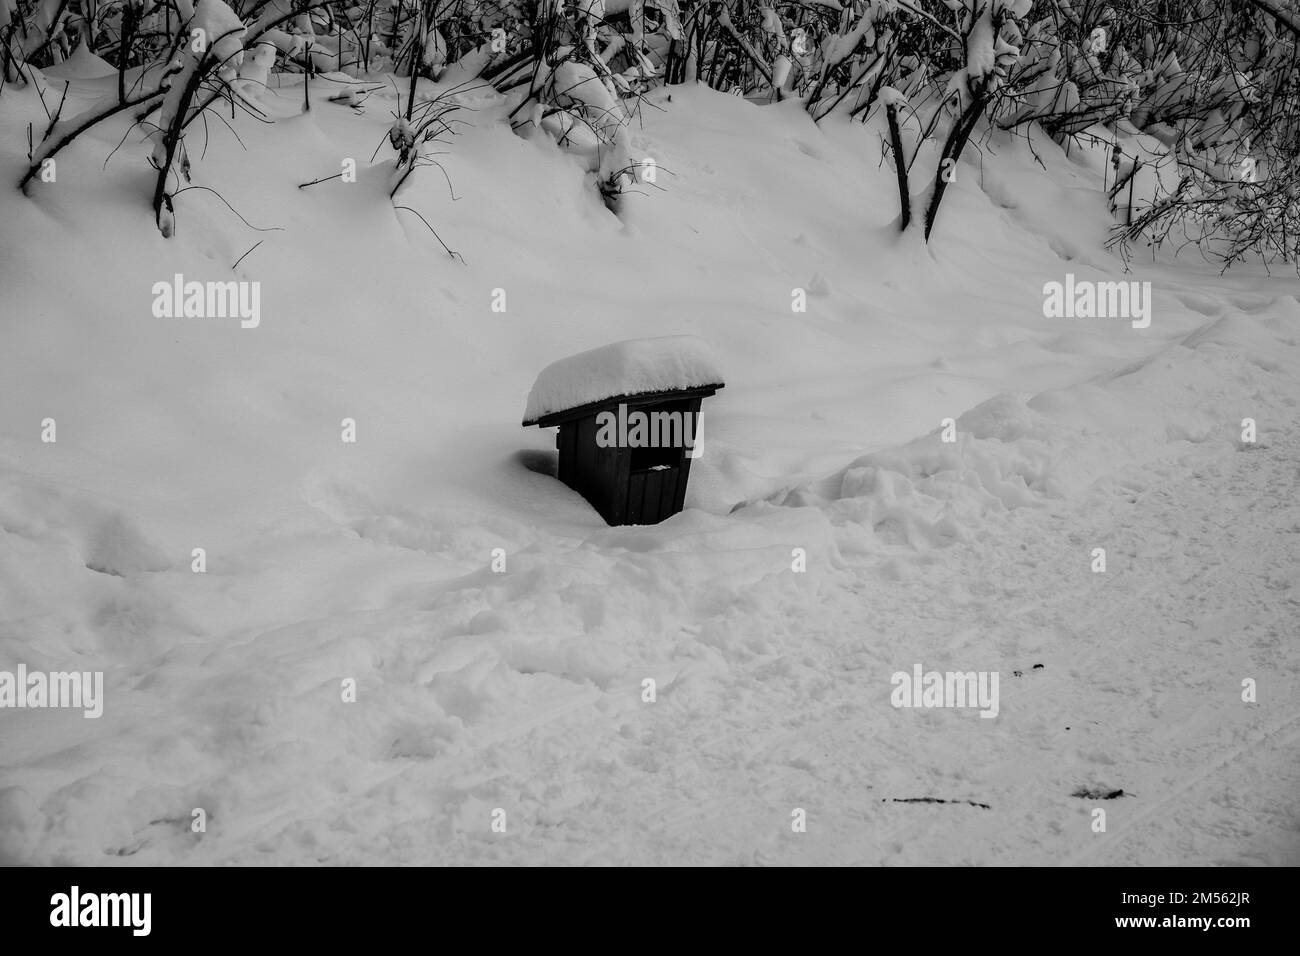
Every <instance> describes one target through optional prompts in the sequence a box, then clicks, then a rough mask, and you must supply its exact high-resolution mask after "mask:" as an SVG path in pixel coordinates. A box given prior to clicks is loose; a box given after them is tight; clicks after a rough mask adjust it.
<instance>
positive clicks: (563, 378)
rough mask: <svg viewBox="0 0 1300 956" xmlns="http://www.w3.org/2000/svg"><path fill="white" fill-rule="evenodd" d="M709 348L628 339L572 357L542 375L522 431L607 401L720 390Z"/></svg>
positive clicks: (669, 339)
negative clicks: (692, 390) (544, 419)
mask: <svg viewBox="0 0 1300 956" xmlns="http://www.w3.org/2000/svg"><path fill="white" fill-rule="evenodd" d="M722 386H723V381H722V372H721V371H720V370H719V369H718V364H717V361H716V360H715V358H714V356H713V352H712V349H711V348H710V347H709V343H708V342H706V341H704V339H701V338H698V337H697V336H694V335H666V336H660V337H657V338H649V339H628V340H627V341H624V342H614V343H612V344H610V345H605V346H602V347H601V348H598V349H592V350H591V351H589V352H580V353H579V354H577V355H570V356H569V357H568V358H562V359H560V360H559V361H558V362H552V363H551V364H550V365H548V366H546V368H544V369H542V371H541V374H540V375H538V376H537V381H536V382H535V383H534V384H533V389H532V391H531V392H529V393H528V404H527V407H526V408H525V409H524V425H535V424H539V420H540V419H542V418H545V417H547V416H550V415H554V414H556V413H559V412H567V411H570V410H572V409H575V408H580V407H582V406H584V405H590V404H592V403H594V402H600V401H603V400H605V399H610V398H622V397H631V396H634V395H645V394H647V393H661V392H675V391H685V390H688V389H698V388H722Z"/></svg>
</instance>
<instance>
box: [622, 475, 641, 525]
mask: <svg viewBox="0 0 1300 956" xmlns="http://www.w3.org/2000/svg"><path fill="white" fill-rule="evenodd" d="M645 478H646V473H645V472H644V471H634V472H632V475H631V477H630V478H629V480H628V483H627V512H626V515H625V519H626V522H627V524H641V504H642V502H643V501H644V500H645Z"/></svg>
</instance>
